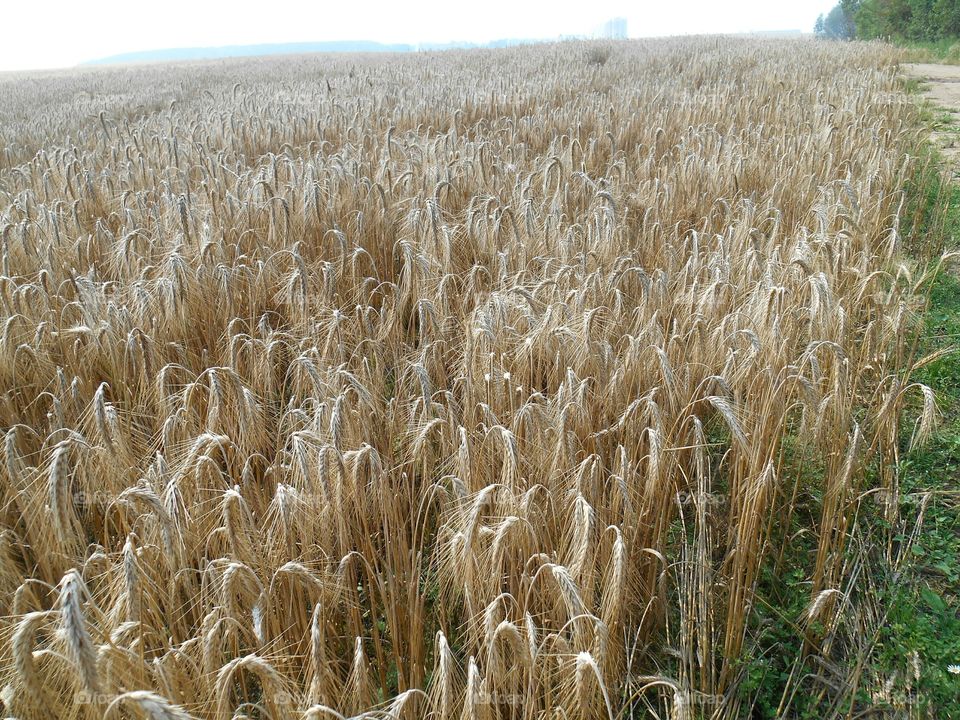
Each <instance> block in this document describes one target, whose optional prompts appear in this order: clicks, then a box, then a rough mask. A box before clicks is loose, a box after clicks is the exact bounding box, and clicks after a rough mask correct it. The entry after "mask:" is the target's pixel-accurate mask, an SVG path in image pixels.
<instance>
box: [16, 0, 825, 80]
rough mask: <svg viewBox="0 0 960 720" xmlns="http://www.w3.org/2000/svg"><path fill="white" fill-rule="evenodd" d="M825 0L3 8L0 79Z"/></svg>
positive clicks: (729, 16)
mask: <svg viewBox="0 0 960 720" xmlns="http://www.w3.org/2000/svg"><path fill="white" fill-rule="evenodd" d="M833 4H834V2H832V1H831V0H793V1H791V2H780V1H778V0H740V1H737V0H730V1H728V2H722V1H721V0H659V1H655V2H650V1H647V0H633V1H632V2H630V1H626V0H587V1H586V2H584V1H583V0H573V1H571V2H568V3H563V1H562V0H552V1H549V2H548V1H545V0H534V1H532V2H527V1H524V0H482V1H481V2H475V1H473V2H456V1H455V0H444V1H442V2H441V1H439V0H419V1H414V2H403V1H402V0H401V1H398V2H383V1H382V0H335V1H334V2H327V1H324V0H314V1H313V2H310V1H309V0H308V1H300V2H297V1H296V0H256V1H253V0H232V1H231V2H221V1H219V0H160V1H159V2H156V1H153V2H151V0H68V1H63V0H57V1H56V2H44V1H43V0H2V1H0V16H2V18H3V23H4V26H5V27H4V33H3V37H2V39H0V70H19V69H27V68H55V67H69V66H71V65H76V64H77V63H80V62H83V61H85V60H94V59H97V58H102V57H106V56H109V55H116V54H118V53H124V52H133V51H137V50H154V49H159V48H174V47H202V46H217V45H246V44H254V43H281V42H308V41H322V40H376V41H380V42H406V43H413V44H415V43H418V42H448V41H453V40H464V41H469V42H486V41H489V40H494V39H497V38H506V37H514V38H552V37H556V36H558V35H583V34H588V33H590V32H591V31H592V30H594V29H596V28H597V27H598V26H600V25H601V24H602V23H603V22H604V21H605V20H607V19H609V18H611V17H617V16H619V17H626V18H627V21H628V32H629V35H630V37H649V36H656V35H680V34H686V33H717V32H721V33H735V32H746V31H751V30H790V29H797V30H805V31H810V30H812V28H813V23H814V21H815V20H816V17H817V15H818V14H820V13H821V12H826V11H827V10H829V9H830V7H831V6H832V5H833Z"/></svg>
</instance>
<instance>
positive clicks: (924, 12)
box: [819, 0, 960, 41]
mask: <svg viewBox="0 0 960 720" xmlns="http://www.w3.org/2000/svg"><path fill="white" fill-rule="evenodd" d="M838 7H841V8H842V9H843V10H844V11H845V13H846V15H847V17H848V18H849V19H850V21H851V23H852V25H853V28H854V31H855V33H856V36H857V37H860V38H875V37H888V38H896V39H898V40H913V41H918V40H921V41H924V40H925V41H936V40H943V39H948V38H957V37H960V0H840V3H839V5H838ZM834 10H836V8H834ZM831 13H833V10H831ZM828 17H829V16H828ZM827 25H828V22H827V20H826V19H825V20H824V31H823V33H819V34H829V30H828V28H827Z"/></svg>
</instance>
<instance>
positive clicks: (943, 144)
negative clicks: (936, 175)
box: [900, 63, 960, 175]
mask: <svg viewBox="0 0 960 720" xmlns="http://www.w3.org/2000/svg"><path fill="white" fill-rule="evenodd" d="M900 67H901V70H903V74H904V75H906V76H907V77H909V78H916V79H917V80H920V81H921V82H922V83H923V85H922V86H921V87H922V88H923V94H924V95H925V96H926V97H928V98H929V99H930V100H931V101H932V102H933V103H934V104H935V105H937V106H939V107H941V108H943V109H944V110H946V111H947V112H948V113H950V115H951V116H952V117H951V122H950V125H949V126H945V127H943V128H942V129H939V130H935V131H934V132H933V133H931V138H932V139H933V141H934V142H935V143H937V144H938V145H939V146H940V148H941V150H942V152H943V155H944V157H945V158H946V159H947V160H948V161H949V162H950V163H951V164H952V165H953V169H954V175H960V137H958V135H957V131H956V126H957V125H958V124H960V116H958V114H960V65H935V64H932V63H909V64H906V65H901V66H900Z"/></svg>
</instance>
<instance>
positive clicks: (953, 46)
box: [903, 38, 960, 65]
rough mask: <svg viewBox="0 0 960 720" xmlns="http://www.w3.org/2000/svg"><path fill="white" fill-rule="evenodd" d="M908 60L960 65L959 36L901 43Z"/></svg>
mask: <svg viewBox="0 0 960 720" xmlns="http://www.w3.org/2000/svg"><path fill="white" fill-rule="evenodd" d="M903 44H904V47H905V48H906V50H907V53H908V55H907V58H908V60H909V61H910V62H928V63H937V62H939V63H945V64H947V65H960V38H944V39H942V40H927V41H923V42H919V41H910V42H905V43H903Z"/></svg>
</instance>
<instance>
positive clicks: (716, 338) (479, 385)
mask: <svg viewBox="0 0 960 720" xmlns="http://www.w3.org/2000/svg"><path fill="white" fill-rule="evenodd" d="M893 60H894V58H893V57H892V55H891V54H890V51H889V50H888V49H887V48H886V47H885V46H882V45H843V46H840V45H830V44H818V43H814V42H790V43H779V44H775V43H772V42H769V43H768V42H760V41H745V40H732V39H720V40H718V39H697V40H687V41H674V40H668V41H657V42H649V43H643V42H630V43H622V44H613V45H609V46H604V47H594V48H585V47H582V46H580V45H576V44H561V45H557V46H542V47H529V48H520V49H512V50H505V51H491V52H487V51H484V52H479V51H478V52H451V53H444V54H422V55H420V54H418V55H408V56H397V57H389V58H380V57H377V58H373V57H371V58H359V57H340V58H332V57H310V58H295V59H272V60H247V61H230V62H218V63H210V64H206V65H197V66H190V65H176V66H168V67H164V66H154V67H143V68H135V69H112V70H100V71H96V72H94V71H86V70H84V71H76V72H72V73H69V74H51V75H47V76H31V77H6V78H2V79H0V139H2V143H0V145H2V146H3V147H2V148H0V238H2V271H0V274H2V277H0V315H2V317H0V320H2V327H0V429H2V431H3V432H4V433H5V441H4V443H3V448H2V461H3V462H2V463H0V499H2V516H0V523H2V529H3V532H2V536H0V616H2V620H0V632H2V637H0V640H2V644H0V684H2V686H3V692H2V701H3V703H4V705H5V708H6V710H5V712H6V714H7V715H10V716H13V717H18V718H23V719H27V718H47V717H59V718H101V717H106V716H109V717H113V718H116V717H124V716H136V717H143V716H148V717H152V718H181V717H187V716H193V717H197V718H223V719H224V720H228V719H229V718H231V717H251V718H253V717H263V718H266V717H270V718H286V717H301V716H307V717H311V718H321V717H336V715H337V713H341V714H343V715H356V714H359V713H362V712H364V711H369V710H371V709H375V708H379V710H378V712H386V713H389V714H391V715H393V716H400V715H404V716H406V717H423V716H427V715H429V716H431V717H433V718H436V719H437V720H450V719H452V718H463V719H464V720H467V719H470V720H473V719H474V718H477V719H478V720H479V719H481V718H483V719H487V718H490V719H492V718H496V717H503V718H535V717H538V716H543V714H544V713H547V715H548V716H550V717H581V716H582V717H590V718H595V717H596V718H602V717H607V715H608V714H617V713H619V712H621V711H623V710H625V709H629V708H633V709H634V711H635V712H636V713H638V714H640V713H642V712H643V708H644V707H646V706H647V705H646V704H649V707H652V708H655V707H661V708H664V709H665V710H666V711H667V712H669V713H671V714H672V716H673V717H675V718H688V717H692V716H693V715H695V714H701V713H705V714H707V715H709V714H711V713H717V714H718V715H729V716H732V717H736V716H739V715H741V714H742V713H746V712H747V710H746V709H745V707H743V706H742V703H743V695H742V693H740V692H739V690H738V688H739V686H740V683H741V681H742V679H743V676H742V673H741V672H739V668H740V667H741V666H742V663H741V658H742V657H744V655H745V654H746V653H747V651H748V649H749V648H748V646H749V641H750V627H751V617H752V614H753V613H754V610H755V606H754V602H753V599H754V593H755V590H756V587H757V583H758V582H759V580H760V578H761V576H762V575H763V574H764V573H766V574H768V575H769V574H770V573H772V574H773V576H774V577H776V574H777V573H778V572H780V571H781V570H780V568H781V564H782V562H783V558H784V549H785V548H787V547H790V546H791V545H792V544H796V543H801V542H803V543H807V544H808V546H809V552H807V553H805V554H802V555H801V557H802V558H803V564H802V567H801V570H802V572H803V575H804V577H805V579H807V580H808V581H809V583H810V591H809V599H810V603H809V607H808V610H807V612H806V614H805V616H804V617H803V618H799V619H798V618H796V617H791V618H788V620H789V621H790V622H793V623H796V628H797V630H796V631H797V632H798V633H802V634H804V635H805V642H806V645H805V647H806V650H805V652H806V653H808V654H810V655H812V656H816V657H822V658H824V662H826V661H827V659H828V658H830V657H831V654H835V653H836V652H842V651H843V649H842V647H841V645H842V642H843V638H842V636H841V634H839V633H838V627H840V618H841V617H843V615H844V613H845V612H846V611H848V610H849V603H847V597H848V590H849V587H850V586H851V584H852V583H853V582H854V580H855V578H854V574H855V573H856V572H857V570H856V568H855V567H854V566H852V565H851V563H850V562H848V559H849V557H850V554H849V553H848V552H847V549H848V547H847V546H848V541H849V538H850V536H851V531H852V527H853V524H854V522H855V515H856V513H857V509H858V507H859V500H860V498H861V497H862V496H863V493H865V492H866V491H868V490H870V489H871V487H878V488H879V489H880V490H883V491H885V492H883V493H876V492H874V493H870V496H871V498H872V499H874V500H875V499H876V498H880V499H881V500H884V501H885V502H886V505H885V507H886V508H887V512H888V513H889V515H890V520H891V522H893V521H895V520H896V518H895V514H896V491H897V488H896V476H895V474H893V473H891V472H881V473H879V474H878V475H875V476H874V475H871V478H872V479H871V482H872V483H874V485H872V486H870V487H868V486H867V484H866V479H865V478H866V474H865V468H866V467H867V465H868V464H870V463H873V464H875V465H877V466H879V467H888V465H887V463H888V462H889V461H891V460H893V459H894V455H895V452H896V450H895V448H896V441H897V434H898V426H897V423H898V417H899V415H900V410H901V407H902V406H903V404H904V403H905V402H906V400H907V399H908V398H912V399H914V400H915V399H917V398H920V399H924V398H925V402H924V407H925V412H924V415H923V418H922V422H921V423H919V425H918V430H917V434H918V435H920V436H922V435H923V434H925V433H926V432H928V431H929V428H930V423H931V422H932V410H933V408H932V400H931V398H930V397H929V393H928V392H927V391H926V389H925V388H922V387H911V386H909V385H907V384H906V383H905V382H904V380H903V378H904V377H905V373H904V369H905V367H906V366H907V365H908V363H909V362H910V353H911V343H910V338H911V334H910V326H911V322H912V319H911V318H912V312H913V310H914V309H915V299H914V292H913V286H914V283H915V282H916V277H914V276H913V275H912V274H911V272H910V270H909V269H908V268H907V267H905V266H902V265H901V264H900V263H901V260H900V252H901V248H900V245H901V239H900V237H899V236H898V234H897V230H896V228H897V226H898V225H899V222H900V219H901V216H902V215H903V213H904V206H903V200H902V195H901V191H900V188H901V187H902V185H903V183H904V181H905V180H906V179H907V178H908V177H909V175H910V174H911V172H912V165H911V163H912V161H911V160H910V158H909V157H908V156H907V155H906V152H907V150H908V149H909V148H910V147H912V143H913V142H914V140H915V137H914V135H913V130H912V128H913V126H914V121H915V117H914V114H915V110H914V109H913V108H912V107H911V106H910V105H909V104H906V103H904V102H902V101H901V100H900V95H899V94H898V91H897V86H896V83H895V79H894V68H893ZM801 500H802V502H801ZM881 505H882V503H881ZM801 506H802V508H803V511H802V512H800V511H798V510H796V508H798V507H801ZM811 508H812V509H811ZM838 648H839V650H838ZM801 680H802V679H801V678H799V677H797V678H792V679H791V680H790V682H797V683H798V682H800V681H801ZM788 685H789V683H786V684H785V687H787V686H788Z"/></svg>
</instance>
